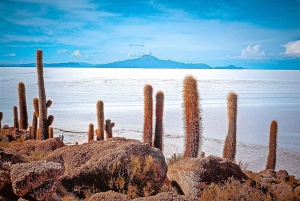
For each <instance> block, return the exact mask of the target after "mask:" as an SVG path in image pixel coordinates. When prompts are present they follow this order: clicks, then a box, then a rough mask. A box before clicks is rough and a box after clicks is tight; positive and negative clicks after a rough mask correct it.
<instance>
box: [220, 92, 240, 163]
mask: <svg viewBox="0 0 300 201" xmlns="http://www.w3.org/2000/svg"><path fill="white" fill-rule="evenodd" d="M237 98H238V97H237V94H236V93H234V92H230V93H229V94H228V97H227V116H228V132H227V136H226V139H225V144H224V149H223V158H228V159H229V160H231V161H234V160H235V154H236V120H237Z"/></svg>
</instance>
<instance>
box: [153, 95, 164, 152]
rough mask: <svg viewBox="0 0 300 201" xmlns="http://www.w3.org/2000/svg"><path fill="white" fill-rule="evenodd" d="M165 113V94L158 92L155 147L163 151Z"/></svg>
mask: <svg viewBox="0 0 300 201" xmlns="http://www.w3.org/2000/svg"><path fill="white" fill-rule="evenodd" d="M163 113H164V93H163V92H162V91H158V92H157V94H156V107H155V117H156V119H155V135H154V142H153V146H154V147H156V148H159V149H160V150H161V151H162V149H163Z"/></svg>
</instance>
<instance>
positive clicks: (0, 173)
mask: <svg viewBox="0 0 300 201" xmlns="http://www.w3.org/2000/svg"><path fill="white" fill-rule="evenodd" d="M26 162H27V161H26V159H25V158H23V157H22V156H20V155H18V154H17V153H16V152H14V151H12V150H10V149H5V148H1V147H0V190H1V189H3V188H4V187H6V186H7V185H8V184H10V183H11V181H10V168H11V165H12V164H16V163H26Z"/></svg>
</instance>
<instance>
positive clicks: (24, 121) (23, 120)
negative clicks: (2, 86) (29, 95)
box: [18, 82, 28, 129]
mask: <svg viewBox="0 0 300 201" xmlns="http://www.w3.org/2000/svg"><path fill="white" fill-rule="evenodd" d="M18 95H19V110H20V123H19V128H20V129H27V128H28V114H27V104H26V91H25V84H24V83H23V82H20V83H19V84H18Z"/></svg>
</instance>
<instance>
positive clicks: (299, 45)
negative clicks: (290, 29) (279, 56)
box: [283, 40, 300, 56]
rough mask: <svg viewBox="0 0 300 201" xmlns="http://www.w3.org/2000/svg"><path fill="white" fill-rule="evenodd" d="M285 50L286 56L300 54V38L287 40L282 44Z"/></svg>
mask: <svg viewBox="0 0 300 201" xmlns="http://www.w3.org/2000/svg"><path fill="white" fill-rule="evenodd" d="M284 47H285V52H284V53H283V54H285V55H288V56H300V40H297V41H293V42H289V43H287V44H285V45H284Z"/></svg>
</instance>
